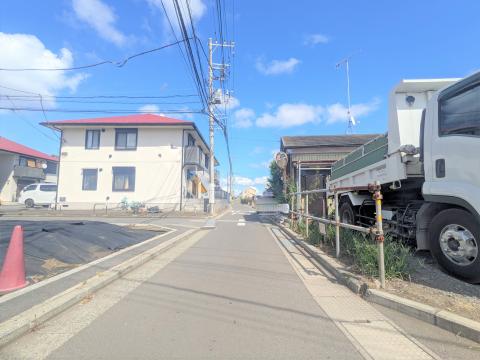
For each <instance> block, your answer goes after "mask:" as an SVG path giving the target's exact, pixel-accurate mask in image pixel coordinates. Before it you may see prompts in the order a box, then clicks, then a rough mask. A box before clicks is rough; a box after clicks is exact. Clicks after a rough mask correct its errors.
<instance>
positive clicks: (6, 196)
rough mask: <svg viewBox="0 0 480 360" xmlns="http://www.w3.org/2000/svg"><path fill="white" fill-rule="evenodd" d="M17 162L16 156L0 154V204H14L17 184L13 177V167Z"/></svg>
mask: <svg viewBox="0 0 480 360" xmlns="http://www.w3.org/2000/svg"><path fill="white" fill-rule="evenodd" d="M16 162H18V155H15V154H8V153H1V154H0V202H2V203H9V202H15V200H16V199H15V198H16V194H17V183H16V181H15V179H14V177H13V166H14V165H15V163H16Z"/></svg>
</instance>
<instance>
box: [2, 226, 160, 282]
mask: <svg viewBox="0 0 480 360" xmlns="http://www.w3.org/2000/svg"><path fill="white" fill-rule="evenodd" d="M15 225H22V227H23V231H24V251H25V267H26V273H27V277H28V278H29V279H30V280H31V281H32V282H37V281H40V280H42V279H44V278H45V277H49V276H53V275H56V274H58V273H61V272H63V271H66V270H69V269H71V268H74V267H77V266H79V265H82V264H85V263H88V262H90V261H93V260H96V259H98V258H101V257H104V256H106V255H108V254H110V253H113V252H115V251H118V250H120V249H123V248H126V247H128V246H130V245H133V244H137V243H139V242H142V241H144V240H147V239H149V238H151V237H153V236H155V235H158V232H155V231H147V230H137V229H135V230H133V229H129V228H126V227H122V226H118V225H113V224H108V223H104V222H98V221H81V222H75V221H5V220H2V221H0V261H1V262H2V263H3V259H4V256H5V253H6V251H7V247H8V243H9V241H10V235H11V233H12V230H13V227H14V226H15Z"/></svg>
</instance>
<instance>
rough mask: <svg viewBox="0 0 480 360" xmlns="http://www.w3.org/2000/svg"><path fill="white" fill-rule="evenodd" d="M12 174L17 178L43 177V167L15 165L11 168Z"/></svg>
mask: <svg viewBox="0 0 480 360" xmlns="http://www.w3.org/2000/svg"><path fill="white" fill-rule="evenodd" d="M13 176H14V177H17V178H29V179H41V180H43V179H45V172H44V171H43V169H40V168H34V167H28V166H20V165H16V166H15V167H14V168H13Z"/></svg>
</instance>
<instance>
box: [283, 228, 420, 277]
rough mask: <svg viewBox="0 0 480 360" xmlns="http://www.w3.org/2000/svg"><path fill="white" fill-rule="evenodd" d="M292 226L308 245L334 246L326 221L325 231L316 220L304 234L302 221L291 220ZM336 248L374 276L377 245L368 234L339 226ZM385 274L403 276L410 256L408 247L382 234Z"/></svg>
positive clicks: (331, 232)
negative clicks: (338, 240)
mask: <svg viewBox="0 0 480 360" xmlns="http://www.w3.org/2000/svg"><path fill="white" fill-rule="evenodd" d="M292 230H294V231H295V232H297V233H299V234H301V235H302V236H303V237H304V238H305V240H306V241H308V242H309V243H310V244H312V245H321V246H326V247H329V248H331V249H333V248H335V226H334V225H326V234H325V235H322V234H321V233H320V231H319V227H318V223H316V222H315V223H310V225H309V228H308V230H309V233H308V238H307V237H306V223H305V222H304V221H295V222H294V223H293V224H292ZM340 250H341V253H342V255H344V256H347V257H348V259H349V260H350V261H351V262H352V263H353V265H354V267H355V268H356V270H358V271H359V272H360V273H361V274H363V275H365V276H369V277H378V246H377V243H376V241H375V239H373V237H372V236H371V235H367V234H363V233H360V232H358V231H355V230H349V229H342V228H340ZM384 255H385V276H386V277H387V278H404V277H406V276H407V274H408V271H409V268H408V259H409V257H410V256H412V254H411V251H410V248H409V247H408V246H407V245H405V244H403V243H401V242H399V241H396V240H394V239H392V238H391V237H390V236H385V242H384Z"/></svg>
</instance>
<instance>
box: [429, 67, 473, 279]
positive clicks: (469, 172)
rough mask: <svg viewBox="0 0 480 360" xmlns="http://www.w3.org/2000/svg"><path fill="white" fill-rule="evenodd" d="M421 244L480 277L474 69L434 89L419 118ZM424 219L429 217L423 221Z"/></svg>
mask: <svg viewBox="0 0 480 360" xmlns="http://www.w3.org/2000/svg"><path fill="white" fill-rule="evenodd" d="M423 122H424V123H423V124H422V127H423V131H422V133H423V134H422V135H423V144H422V145H423V146H422V148H421V158H422V161H423V168H424V182H423V185H422V195H423V198H424V200H425V201H426V205H425V208H427V207H431V208H434V209H436V210H435V211H434V213H433V214H432V215H433V216H432V217H431V219H430V217H429V218H428V219H427V221H426V223H427V225H428V232H427V234H426V235H427V236H426V240H427V245H428V247H429V249H430V251H432V253H433V254H434V255H435V257H436V258H437V260H438V261H439V263H440V264H441V265H442V266H444V267H445V268H446V269H447V270H449V271H451V272H453V273H455V274H456V275H459V276H460V277H463V278H466V279H470V280H473V281H474V282H478V281H480V250H479V246H480V156H479V155H480V73H477V74H474V75H472V76H469V77H467V78H465V79H463V80H461V81H458V82H456V83H454V84H453V85H451V86H448V87H447V88H445V89H443V90H441V91H439V92H437V93H435V94H434V95H433V97H432V98H431V99H430V101H429V103H428V105H427V108H426V112H425V115H424V120H423ZM428 220H429V221H428Z"/></svg>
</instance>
